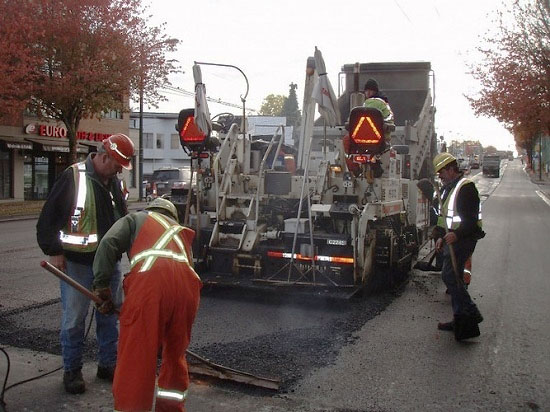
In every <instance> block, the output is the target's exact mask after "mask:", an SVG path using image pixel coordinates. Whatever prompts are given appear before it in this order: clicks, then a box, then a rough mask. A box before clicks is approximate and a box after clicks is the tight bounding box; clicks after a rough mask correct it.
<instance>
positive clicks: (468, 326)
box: [454, 315, 483, 341]
mask: <svg viewBox="0 0 550 412" xmlns="http://www.w3.org/2000/svg"><path fill="white" fill-rule="evenodd" d="M480 316H481V315H480ZM482 320H483V318H482ZM454 322H455V328H454V332H455V339H456V340H457V341H461V340H464V339H470V338H477V337H478V336H479V335H480V334H481V333H480V331H479V326H477V324H478V323H479V322H478V318H476V317H474V316H471V315H455V319H454Z"/></svg>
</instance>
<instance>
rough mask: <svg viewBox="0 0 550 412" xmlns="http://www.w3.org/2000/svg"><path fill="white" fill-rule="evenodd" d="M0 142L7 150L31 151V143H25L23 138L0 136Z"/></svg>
mask: <svg viewBox="0 0 550 412" xmlns="http://www.w3.org/2000/svg"><path fill="white" fill-rule="evenodd" d="M0 142H1V143H2V145H4V146H5V147H6V148H7V149H24V150H32V143H30V142H28V141H26V140H25V139H24V138H23V137H11V136H0Z"/></svg>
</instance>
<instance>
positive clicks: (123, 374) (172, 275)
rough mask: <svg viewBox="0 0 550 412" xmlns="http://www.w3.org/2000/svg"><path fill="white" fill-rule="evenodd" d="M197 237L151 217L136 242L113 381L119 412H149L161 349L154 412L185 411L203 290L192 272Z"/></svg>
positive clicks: (130, 255)
mask: <svg viewBox="0 0 550 412" xmlns="http://www.w3.org/2000/svg"><path fill="white" fill-rule="evenodd" d="M194 235H195V232H194V231H193V230H191V229H188V228H183V227H182V226H179V225H177V224H176V223H175V222H174V221H172V220H170V219H168V218H166V217H165V216H161V215H160V214H158V213H154V212H149V213H148V216H147V217H146V220H145V222H144V223H143V226H142V227H141V229H140V230H139V232H138V234H137V236H136V238H135V241H134V243H133V245H132V248H131V250H130V252H129V258H130V264H131V270H130V273H129V274H128V275H127V276H126V277H125V279H124V293H125V300H124V304H123V306H122V311H121V313H120V339H119V342H118V361H117V365H116V370H115V376H114V381H113V396H114V401H115V405H114V407H115V410H116V411H149V410H151V408H152V406H153V398H154V395H155V378H156V370H157V354H158V351H159V349H160V348H161V347H162V364H161V367H160V374H159V378H158V385H157V389H156V402H155V410H156V411H184V410H185V408H184V401H185V398H186V395H187V387H188V385H189V374H188V367H187V362H186V358H185V351H186V349H187V347H188V346H189V340H190V338H191V327H192V325H193V321H194V319H195V315H196V313H197V310H198V306H199V300H200V289H201V286H202V283H201V281H200V279H199V277H198V275H197V274H196V273H195V271H194V270H193V268H192V266H191V264H192V255H191V248H190V245H191V242H192V240H193V237H194Z"/></svg>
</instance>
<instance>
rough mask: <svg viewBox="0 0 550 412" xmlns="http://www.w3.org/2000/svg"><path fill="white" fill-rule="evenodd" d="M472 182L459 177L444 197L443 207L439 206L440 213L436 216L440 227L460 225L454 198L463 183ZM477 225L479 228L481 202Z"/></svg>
mask: <svg viewBox="0 0 550 412" xmlns="http://www.w3.org/2000/svg"><path fill="white" fill-rule="evenodd" d="M468 183H473V182H472V181H471V180H470V179H466V178H464V177H463V178H461V179H460V180H459V181H458V182H457V184H456V185H455V187H454V188H453V189H452V190H451V193H449V195H448V196H447V199H445V202H444V203H443V207H442V208H441V213H440V214H439V217H438V218H437V226H439V227H442V228H444V229H448V230H449V229H457V228H458V227H459V226H460V222H461V221H462V219H461V218H460V216H459V215H458V213H457V212H456V199H457V195H458V192H459V191H460V189H461V188H462V186H464V185H465V184H468ZM477 225H478V226H479V228H480V229H481V228H482V226H483V224H482V219H481V204H480V205H479V211H478V217H477Z"/></svg>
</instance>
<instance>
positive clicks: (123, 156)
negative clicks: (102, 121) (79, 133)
mask: <svg viewBox="0 0 550 412" xmlns="http://www.w3.org/2000/svg"><path fill="white" fill-rule="evenodd" d="M103 147H105V150H106V151H107V153H109V156H111V157H112V158H113V159H115V160H116V161H117V162H118V163H119V164H120V165H121V166H122V167H123V168H125V169H128V170H131V169H132V164H131V163H130V161H131V160H132V156H133V155H134V143H132V141H131V140H130V138H129V137H128V136H126V135H125V134H122V133H117V134H113V135H111V136H109V137H108V138H107V139H104V140H103Z"/></svg>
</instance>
